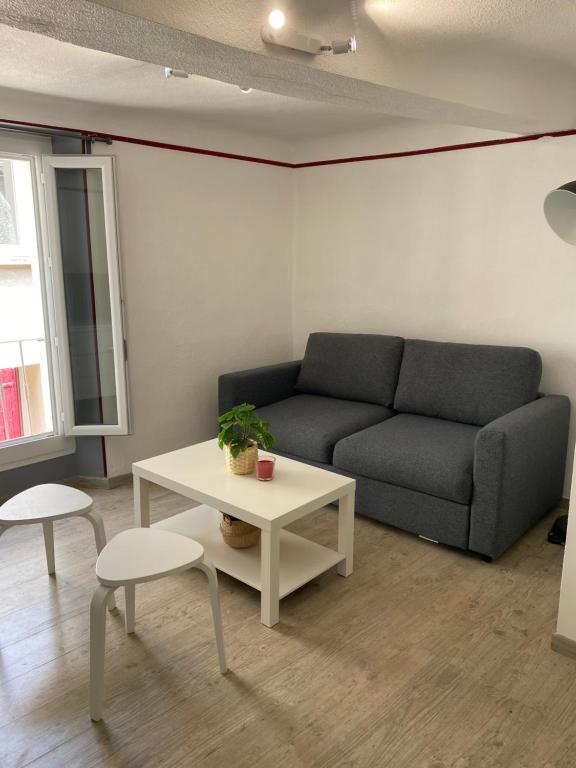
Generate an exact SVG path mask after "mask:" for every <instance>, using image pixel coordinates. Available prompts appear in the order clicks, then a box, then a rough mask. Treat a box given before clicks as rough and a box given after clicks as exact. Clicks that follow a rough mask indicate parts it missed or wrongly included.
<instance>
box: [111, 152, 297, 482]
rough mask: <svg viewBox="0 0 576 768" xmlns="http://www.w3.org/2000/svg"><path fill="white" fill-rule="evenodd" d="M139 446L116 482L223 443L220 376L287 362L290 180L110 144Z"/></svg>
mask: <svg viewBox="0 0 576 768" xmlns="http://www.w3.org/2000/svg"><path fill="white" fill-rule="evenodd" d="M111 151H112V153H113V154H115V155H116V156H117V158H118V197H119V218H120V240H121V246H122V261H123V270H124V275H125V282H126V303H127V310H128V355H129V374H130V380H131V393H132V398H131V402H132V411H133V417H134V418H133V423H134V435H132V436H129V437H116V438H107V440H106V448H107V457H108V472H109V474H110V475H117V474H121V473H123V472H128V471H130V464H131V462H132V461H135V460H137V459H139V458H143V457H147V456H153V455H155V454H158V453H162V452H164V451H168V450H172V449H175V448H178V447H181V446H183V445H186V444H190V443H192V442H197V441H200V440H203V439H207V438H208V437H212V436H214V435H215V430H216V416H217V407H216V394H217V391H216V386H217V377H218V374H220V373H223V372H225V371H232V370H239V369H242V368H249V367H252V366H257V365H262V364H264V363H273V362H280V361H282V360H286V359H289V358H290V356H291V343H292V338H291V224H292V220H291V204H292V197H291V183H292V181H291V176H290V174H289V173H287V172H286V171H285V170H283V169H279V168H274V167H267V166H258V165H251V164H247V163H240V162H232V161H230V160H219V159H214V158H207V157H194V156H188V155H180V154H178V153H175V152H166V151H163V150H159V149H146V148H141V147H135V146H132V145H120V144H118V145H116V144H115V145H113V147H111Z"/></svg>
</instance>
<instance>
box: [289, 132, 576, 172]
mask: <svg viewBox="0 0 576 768" xmlns="http://www.w3.org/2000/svg"><path fill="white" fill-rule="evenodd" d="M574 135H576V129H570V130H567V131H551V132H550V133H533V134H531V135H529V136H511V137H510V138H508V139H488V140H486V141H471V142H469V143H468V144H448V145H446V146H442V147H430V148H428V149H411V150H407V151H405V152H387V153H385V154H382V155H359V156H357V157H340V158H336V159H334V160H312V161H311V162H309V163H293V164H292V168H315V167H316V166H319V165H339V164H341V163H363V162H366V161H367V160H392V159H393V158H397V157H415V156H416V155H435V154H438V153H440V152H457V151H459V150H461V149H479V148H481V147H497V146H500V145H502V144H518V143H519V142H523V141H538V139H543V138H545V137H546V136H551V137H553V138H561V137H562V136H574Z"/></svg>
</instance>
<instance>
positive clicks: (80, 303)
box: [55, 168, 118, 425]
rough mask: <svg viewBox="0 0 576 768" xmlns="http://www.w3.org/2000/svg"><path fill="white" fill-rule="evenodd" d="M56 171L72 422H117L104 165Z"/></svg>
mask: <svg viewBox="0 0 576 768" xmlns="http://www.w3.org/2000/svg"><path fill="white" fill-rule="evenodd" d="M55 174H56V191H57V198H58V213H59V228H60V247H61V254H62V271H63V278H64V295H65V302H66V318H67V323H68V344H69V352H70V367H71V374H72V390H73V399H74V417H75V422H76V424H87V425H99V424H116V423H117V421H118V407H117V397H116V377H115V367H114V344H113V335H112V316H111V308H110V280H109V274H108V259H107V250H106V230H105V221H104V195H103V188H102V170H101V169H100V168H89V169H77V168H56V169H55Z"/></svg>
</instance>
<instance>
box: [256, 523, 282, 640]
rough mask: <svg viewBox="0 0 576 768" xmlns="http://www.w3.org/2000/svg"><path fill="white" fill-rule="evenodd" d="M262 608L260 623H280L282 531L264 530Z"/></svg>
mask: <svg viewBox="0 0 576 768" xmlns="http://www.w3.org/2000/svg"><path fill="white" fill-rule="evenodd" d="M260 558H261V563H260V568H261V580H262V591H261V607H260V621H261V622H262V624H265V625H266V626H267V627H273V626H274V624H277V623H278V619H279V615H280V597H279V591H280V531H279V530H278V529H277V530H272V531H265V530H264V529H263V530H262V535H261V538H260Z"/></svg>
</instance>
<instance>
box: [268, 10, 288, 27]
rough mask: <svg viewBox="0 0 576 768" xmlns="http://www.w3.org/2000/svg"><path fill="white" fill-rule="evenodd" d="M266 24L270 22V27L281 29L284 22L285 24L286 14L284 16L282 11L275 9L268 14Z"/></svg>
mask: <svg viewBox="0 0 576 768" xmlns="http://www.w3.org/2000/svg"><path fill="white" fill-rule="evenodd" d="M268 24H270V26H271V27H272V29H282V27H283V26H284V24H286V16H284V14H283V13H282V11H280V10H278V9H276V10H275V11H272V12H271V13H270V15H269V16H268Z"/></svg>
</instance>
